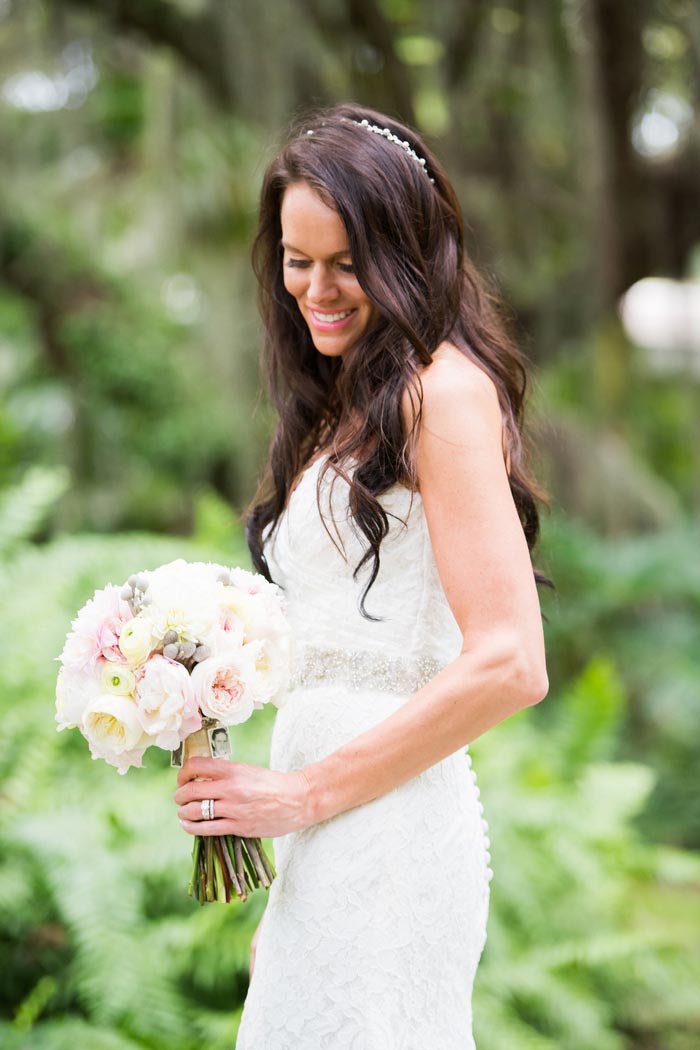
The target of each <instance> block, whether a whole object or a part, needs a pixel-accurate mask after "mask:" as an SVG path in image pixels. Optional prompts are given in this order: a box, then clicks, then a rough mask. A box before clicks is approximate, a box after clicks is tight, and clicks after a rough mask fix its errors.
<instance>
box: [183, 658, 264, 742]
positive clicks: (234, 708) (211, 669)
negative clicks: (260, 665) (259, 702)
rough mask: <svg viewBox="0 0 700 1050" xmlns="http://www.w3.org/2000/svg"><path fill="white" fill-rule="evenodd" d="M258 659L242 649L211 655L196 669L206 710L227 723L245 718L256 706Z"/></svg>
mask: <svg viewBox="0 0 700 1050" xmlns="http://www.w3.org/2000/svg"><path fill="white" fill-rule="evenodd" d="M255 674H256V672H255V663H254V661H253V660H251V658H250V654H248V653H244V652H243V651H242V650H238V651H237V652H234V651H231V652H228V653H225V654H223V655H222V656H211V657H209V659H207V660H202V662H201V663H199V664H197V666H196V667H195V668H194V670H193V672H192V688H193V690H194V696H195V699H196V701H197V703H198V705H199V708H200V710H201V712H202V714H204V715H207V716H208V717H209V718H216V719H218V720H219V721H220V722H223V724H224V725H227V726H233V725H239V724H240V723H241V722H245V721H246V720H247V719H248V718H250V716H251V715H252V713H253V711H254V710H255V688H254V686H255Z"/></svg>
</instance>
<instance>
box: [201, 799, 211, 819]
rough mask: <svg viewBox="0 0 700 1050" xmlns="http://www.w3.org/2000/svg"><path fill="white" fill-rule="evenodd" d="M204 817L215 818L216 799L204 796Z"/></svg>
mask: <svg viewBox="0 0 700 1050" xmlns="http://www.w3.org/2000/svg"><path fill="white" fill-rule="evenodd" d="M201 805H202V819H203V820H213V819H214V799H213V798H203V799H202V803H201Z"/></svg>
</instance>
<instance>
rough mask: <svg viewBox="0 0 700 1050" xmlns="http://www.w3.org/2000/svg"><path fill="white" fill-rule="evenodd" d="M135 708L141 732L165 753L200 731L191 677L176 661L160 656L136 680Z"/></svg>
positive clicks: (200, 721)
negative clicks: (141, 728)
mask: <svg viewBox="0 0 700 1050" xmlns="http://www.w3.org/2000/svg"><path fill="white" fill-rule="evenodd" d="M136 705H137V710H138V716H139V719H140V722H141V725H142V727H143V729H144V730H145V731H146V732H147V733H148V735H149V737H151V739H153V738H155V740H154V743H155V744H156V746H157V747H162V748H164V749H165V750H166V751H174V750H175V749H176V748H177V747H178V746H179V745H180V744H181V742H182V741H183V740H184V739H185V737H186V736H189V734H190V733H194V732H195V730H197V729H201V727H202V719H201V716H200V714H199V710H198V706H197V701H196V699H195V696H194V691H193V688H192V683H191V678H190V675H189V674H188V673H187V671H186V670H185V668H184V667H183V666H182V664H181V663H179V662H178V661H177V660H169V659H168V658H167V657H165V656H161V655H160V654H159V653H157V654H156V655H155V656H152V657H151V659H150V660H149V661H148V663H147V664H146V665H145V666H144V667H143V669H142V670H141V673H140V674H139V676H138V681H137V685H136Z"/></svg>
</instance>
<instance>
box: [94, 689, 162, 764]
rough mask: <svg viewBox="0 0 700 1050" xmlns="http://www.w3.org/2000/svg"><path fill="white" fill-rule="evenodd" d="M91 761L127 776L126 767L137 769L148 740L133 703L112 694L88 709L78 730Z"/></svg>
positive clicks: (100, 698) (98, 700) (104, 696)
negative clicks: (110, 767) (110, 766)
mask: <svg viewBox="0 0 700 1050" xmlns="http://www.w3.org/2000/svg"><path fill="white" fill-rule="evenodd" d="M81 730H82V733H83V736H84V737H85V739H86V740H87V742H88V744H89V745H90V753H91V754H92V757H93V758H103V759H104V760H105V761H106V762H109V763H110V765H112V766H116V767H117V769H118V770H119V772H120V773H126V771H127V769H128V768H129V766H140V765H141V764H142V758H143V753H144V751H145V750H146V748H147V747H148V746H149V744H151V743H153V740H152V738H151V737H149V736H148V734H147V733H144V731H143V726H142V725H141V721H140V719H139V714H138V710H137V708H136V704H135V703H134V701H133V700H130V699H128V698H127V697H123V696H116V695H115V694H114V693H112V694H111V695H110V694H105V693H103V694H102V695H100V696H98V697H97V699H96V700H93V701H92V703H91V704H90V705H89V706H88V708H87V710H86V711H85V714H84V715H83V723H82V726H81Z"/></svg>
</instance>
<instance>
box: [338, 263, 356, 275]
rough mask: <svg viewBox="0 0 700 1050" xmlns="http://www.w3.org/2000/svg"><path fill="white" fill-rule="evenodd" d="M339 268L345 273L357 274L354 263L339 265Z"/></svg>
mask: <svg viewBox="0 0 700 1050" xmlns="http://www.w3.org/2000/svg"><path fill="white" fill-rule="evenodd" d="M338 267H339V269H341V270H342V271H343V273H354V272H355V267H354V266H353V265H352V263H338Z"/></svg>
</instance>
